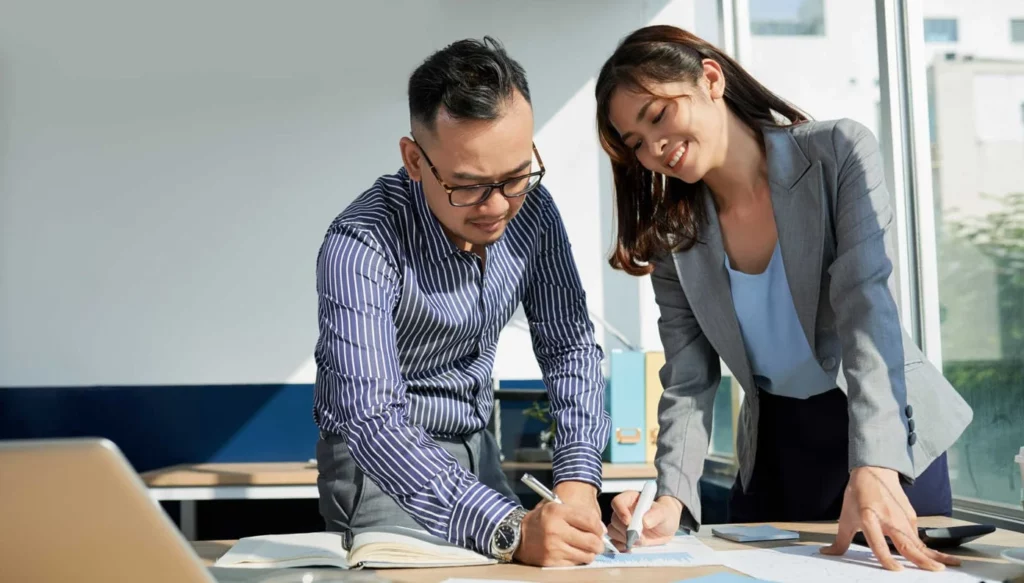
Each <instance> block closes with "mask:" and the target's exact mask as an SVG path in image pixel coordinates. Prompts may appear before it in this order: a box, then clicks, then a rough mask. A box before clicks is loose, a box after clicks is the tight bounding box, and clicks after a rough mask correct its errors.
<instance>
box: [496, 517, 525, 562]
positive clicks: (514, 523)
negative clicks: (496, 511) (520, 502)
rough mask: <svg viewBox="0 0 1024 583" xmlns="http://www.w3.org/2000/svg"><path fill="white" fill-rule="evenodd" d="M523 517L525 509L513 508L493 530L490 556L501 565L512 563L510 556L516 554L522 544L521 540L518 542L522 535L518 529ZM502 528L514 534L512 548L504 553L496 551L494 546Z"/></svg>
mask: <svg viewBox="0 0 1024 583" xmlns="http://www.w3.org/2000/svg"><path fill="white" fill-rule="evenodd" d="M525 516H526V509H524V508H514V509H513V510H512V511H511V512H509V513H508V514H506V515H505V518H503V519H502V520H501V522H499V523H498V528H495V529H494V535H493V536H492V540H491V554H492V555H493V556H494V558H495V559H497V560H498V561H500V562H502V563H511V562H512V556H513V555H514V554H515V553H516V550H517V549H518V548H519V545H520V543H522V540H520V536H521V534H522V531H521V530H520V527H521V525H522V523H523V517H525ZM502 528H511V529H512V530H513V532H514V533H515V539H514V542H513V544H512V546H511V547H510V548H509V549H507V550H504V551H502V550H500V549H498V548H497V544H496V542H497V538H498V534H499V533H500V532H501V530H502Z"/></svg>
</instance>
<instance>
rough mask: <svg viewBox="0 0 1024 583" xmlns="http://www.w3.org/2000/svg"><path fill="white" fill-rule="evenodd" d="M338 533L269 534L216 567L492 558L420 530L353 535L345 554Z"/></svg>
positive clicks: (401, 564)
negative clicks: (350, 544) (350, 545)
mask: <svg viewBox="0 0 1024 583" xmlns="http://www.w3.org/2000/svg"><path fill="white" fill-rule="evenodd" d="M343 536H344V535H342V534H339V533H334V532H311V533H303V534H272V535H264V536H253V537H248V538H243V539H241V540H239V541H238V542H237V543H236V544H235V546H233V547H231V550H229V551H228V552H227V553H225V554H224V556H222V557H221V558H219V559H217V562H216V563H214V566H216V567H246V568H250V569H259V568H285V567H338V568H341V569H362V568H364V567H365V568H368V569H387V568H403V569H405V568H412V567H461V566H468V565H490V564H493V563H496V562H497V561H495V560H494V559H491V558H489V557H485V556H483V555H480V554H477V553H474V552H473V551H470V550H466V549H464V548H462V547H458V546H455V545H453V544H451V543H448V542H447V541H444V540H441V539H439V538H437V537H435V536H433V535H430V534H428V533H427V532H425V531H422V530H415V529H411V528H405V527H401V526H384V527H379V528H375V529H373V530H367V531H362V532H360V533H358V534H356V535H355V536H354V537H352V548H351V549H349V550H348V552H346V551H345V548H344V546H342V540H343Z"/></svg>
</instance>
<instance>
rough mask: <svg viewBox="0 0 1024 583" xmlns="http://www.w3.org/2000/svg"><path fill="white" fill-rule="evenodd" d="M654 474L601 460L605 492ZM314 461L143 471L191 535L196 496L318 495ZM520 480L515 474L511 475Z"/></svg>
mask: <svg viewBox="0 0 1024 583" xmlns="http://www.w3.org/2000/svg"><path fill="white" fill-rule="evenodd" d="M501 466H502V469H504V470H505V473H506V474H521V473H523V472H547V471H551V464H550V463H544V462H536V463H532V462H530V463H527V462H505V463H503V464H501ZM657 475H658V473H657V471H656V470H655V469H654V465H652V464H604V472H603V481H604V490H603V491H604V492H623V491H625V490H640V489H642V488H643V484H644V481H646V480H652V479H654V478H655V477H657ZM316 477H317V470H316V464H315V463H311V462H278V463H245V464H241V463H240V464H186V465H179V466H171V467H169V468H163V469H159V470H153V471H150V472H145V473H144V474H142V480H143V481H144V482H145V483H146V486H148V487H149V493H150V496H152V498H153V499H154V500H173V501H180V502H181V517H180V520H179V527H180V528H181V531H182V533H183V534H184V535H185V537H186V538H188V539H189V540H195V538H196V536H195V535H196V524H197V518H196V502H197V501H199V500H282V499H289V498H291V499H296V498H308V499H316V498H318V497H319V493H318V491H317V487H316ZM514 479H518V478H514Z"/></svg>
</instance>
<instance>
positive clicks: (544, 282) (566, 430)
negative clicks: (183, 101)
mask: <svg viewBox="0 0 1024 583" xmlns="http://www.w3.org/2000/svg"><path fill="white" fill-rule="evenodd" d="M481 265H482V264H481V262H480V258H479V257H477V256H476V255H475V254H472V253H468V252H464V251H461V250H458V249H457V248H456V247H455V245H453V244H452V243H451V241H450V240H449V239H448V238H447V236H446V235H445V234H444V232H443V231H442V229H441V225H440V223H438V221H437V219H436V218H435V217H434V215H433V214H432V213H431V212H430V210H429V207H428V206H427V203H426V200H425V199H424V196H423V191H422V188H421V185H420V183H418V182H416V181H414V180H410V178H409V175H408V174H407V173H406V172H405V170H404V169H402V170H400V171H399V172H398V173H397V174H394V175H388V176H383V177H381V178H380V179H379V180H377V182H376V183H375V184H374V185H373V187H372V188H370V189H369V190H368V191H366V192H364V193H363V194H362V195H360V196H359V197H358V198H356V200H355V201H353V202H352V204H351V205H350V206H349V207H348V208H346V209H345V211H344V212H342V213H341V215H339V216H338V218H337V219H335V220H334V222H333V223H332V224H331V226H330V228H329V229H328V231H327V235H326V237H325V239H324V242H323V245H322V246H321V248H320V253H319V256H318V259H317V292H318V294H319V323H320V338H319V341H318V342H317V345H316V351H315V357H316V363H317V375H316V391H315V398H314V407H313V409H314V412H313V414H314V418H315V420H316V422H317V424H318V425H319V426H320V428H321V429H322V430H324V431H327V432H329V433H334V434H337V435H341V436H343V437H344V438H345V439H346V440H347V442H348V445H349V448H350V450H351V452H352V457H353V458H354V459H355V461H356V463H358V464H359V467H360V468H361V469H362V470H363V471H364V472H365V473H366V474H367V475H368V476H369V477H370V478H371V479H373V481H374V482H375V483H377V485H379V486H380V488H381V489H382V490H383V491H384V492H386V493H387V494H388V495H390V496H391V497H392V498H393V499H394V500H395V501H396V502H397V503H398V504H399V505H400V506H401V507H402V508H403V509H405V510H406V511H407V512H408V513H409V514H410V515H411V516H412V517H413V518H414V519H415V520H416V521H417V522H418V523H419V524H421V525H422V526H423V527H424V528H426V529H427V530H428V531H430V532H431V533H433V534H435V535H437V536H440V537H442V538H444V539H446V540H448V541H449V542H452V543H454V544H458V545H461V546H464V547H466V548H470V549H473V550H476V551H478V552H483V553H485V554H489V552H490V548H489V547H490V540H491V537H492V534H493V532H494V530H495V528H496V527H497V525H498V523H499V522H500V521H501V519H502V518H504V516H505V515H506V514H508V512H509V511H511V510H512V509H513V508H515V506H516V505H515V503H514V502H513V501H511V500H509V499H508V498H505V497H504V496H502V495H501V494H499V493H498V492H496V491H495V490H493V489H491V488H488V487H487V486H484V485H483V484H481V483H480V482H479V481H478V480H477V479H476V477H475V476H473V475H472V474H471V473H470V472H469V471H467V470H466V469H464V468H462V467H461V466H459V464H458V463H457V462H456V460H455V458H453V457H452V456H451V455H449V454H448V453H447V452H445V451H444V450H443V449H442V448H441V447H439V446H438V445H437V444H436V443H434V441H433V440H432V439H431V436H452V435H465V434H469V433H473V432H476V431H479V430H482V429H485V428H486V426H487V422H488V420H489V419H490V416H491V409H492V407H493V399H494V395H493V392H492V384H491V372H492V368H493V365H494V355H495V351H496V349H497V342H498V334H499V333H500V332H501V329H502V328H503V327H504V325H505V324H506V323H507V322H508V320H509V319H510V318H511V317H512V314H513V313H514V312H515V310H516V308H517V307H518V306H519V304H520V303H522V305H523V307H524V310H525V312H526V316H527V319H528V320H529V323H530V330H531V334H532V336H533V346H534V352H535V354H536V356H537V360H538V363H539V364H540V367H541V370H542V371H543V375H544V381H545V384H546V385H547V387H548V394H549V396H550V400H551V409H552V414H553V416H554V417H555V419H556V420H557V422H558V432H557V435H556V439H555V453H554V475H555V482H556V483H558V482H561V481H564V480H578V481H583V482H588V483H590V484H593V485H594V486H596V487H597V488H599V489H600V486H601V453H602V451H603V450H604V447H605V444H606V442H607V439H608V429H609V420H608V415H607V413H606V412H605V409H604V377H603V376H602V373H601V368H600V365H601V359H602V358H603V354H602V351H601V349H600V347H599V346H598V345H597V344H596V343H595V341H594V330H593V325H592V324H591V323H590V319H589V318H588V316H587V307H586V296H585V294H584V291H583V287H582V285H581V283H580V279H579V273H578V272H577V270H576V265H575V263H574V262H573V259H572V254H571V252H570V245H569V241H568V238H567V237H566V233H565V227H564V225H563V224H562V219H561V216H560V215H559V213H558V210H557V209H556V207H555V204H554V201H553V200H552V198H551V195H550V194H549V193H548V192H547V190H545V189H544V188H543V187H540V188H538V189H537V190H535V191H533V192H531V193H530V194H528V195H526V200H525V201H524V202H523V206H522V208H521V209H520V210H519V213H518V214H517V215H516V217H515V218H514V219H513V220H511V221H510V222H509V224H508V226H507V227H506V230H505V234H504V236H502V238H501V239H499V240H498V241H497V242H496V243H494V244H493V245H491V246H489V247H488V248H487V261H486V269H484V270H483V271H481Z"/></svg>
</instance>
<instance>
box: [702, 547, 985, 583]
mask: <svg viewBox="0 0 1024 583" xmlns="http://www.w3.org/2000/svg"><path fill="white" fill-rule="evenodd" d="M819 549H821V546H820V545H800V546H790V547H779V548H774V549H757V550H749V551H722V552H719V553H718V557H719V559H720V560H721V564H722V565H725V566H726V567H729V568H730V569H733V570H735V571H739V572H741V573H746V574H747V575H750V576H751V577H758V578H761V579H769V580H771V581H777V582H778V583H821V581H845V582H847V583H881V582H886V581H892V582H894V583H978V581H984V580H983V579H980V578H979V577H978V576H976V575H969V574H967V573H966V572H964V571H962V570H961V569H958V568H956V567H947V568H946V569H945V570H944V571H939V572H935V573H933V572H930V571H922V570H921V569H918V568H917V567H915V566H914V565H913V563H911V562H909V561H907V560H906V559H904V558H902V557H899V556H897V557H895V558H896V560H897V561H900V563H901V564H902V565H903V567H904V570H903V571H886V570H885V569H883V568H882V567H881V565H880V564H879V563H878V560H877V559H875V555H874V553H872V552H871V549H869V548H867V547H862V546H858V545H853V546H851V547H850V549H849V551H847V553H846V555H844V556H842V557H830V556H827V555H822V554H821V553H820V552H819Z"/></svg>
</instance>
